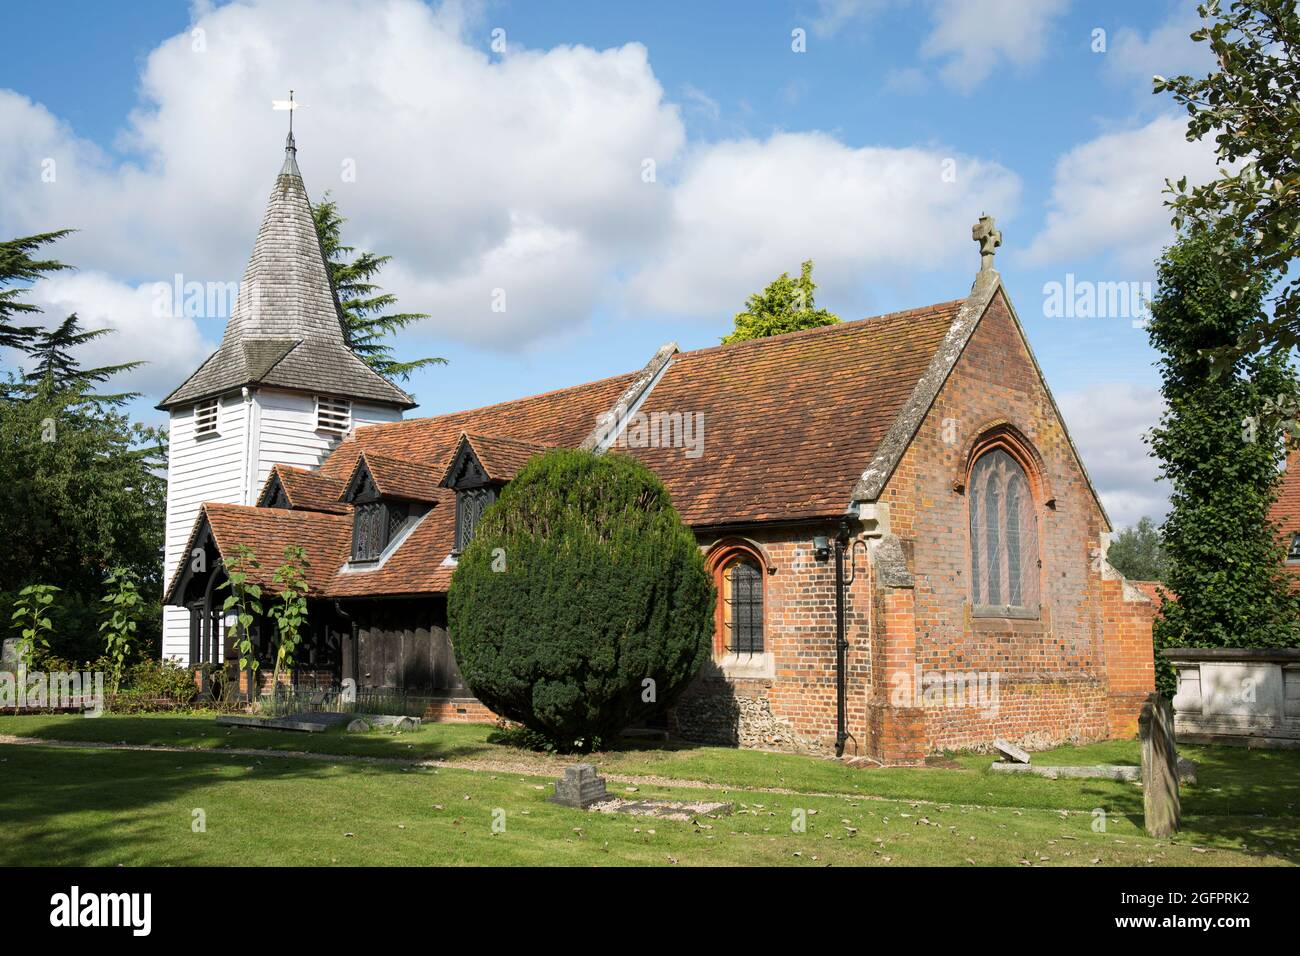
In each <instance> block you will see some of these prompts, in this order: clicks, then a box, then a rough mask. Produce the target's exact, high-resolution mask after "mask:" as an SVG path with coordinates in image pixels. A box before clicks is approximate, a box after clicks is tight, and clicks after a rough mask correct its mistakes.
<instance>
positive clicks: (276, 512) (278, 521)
mask: <svg viewBox="0 0 1300 956" xmlns="http://www.w3.org/2000/svg"><path fill="white" fill-rule="evenodd" d="M205 523H206V524H207V525H208V526H209V527H210V528H211V529H212V537H213V539H214V540H215V541H216V544H217V550H218V551H220V552H221V556H222V558H223V559H230V558H233V557H234V556H235V555H236V554H237V553H238V551H239V546H240V545H241V544H242V545H246V546H247V547H249V548H251V549H252V551H253V553H254V555H255V556H256V557H257V561H258V564H259V565H260V567H259V568H258V569H257V570H256V571H253V572H252V579H253V581H254V582H255V583H257V584H260V585H262V586H263V587H267V588H269V587H272V583H271V579H272V577H274V575H275V569H276V568H278V567H279V566H280V565H281V564H283V563H284V549H285V548H286V547H289V546H293V545H298V546H300V547H301V548H302V549H303V550H304V551H305V552H306V555H307V570H306V578H307V585H308V587H309V588H310V589H311V592H312V593H313V594H315V595H317V596H324V595H325V593H326V589H327V588H328V586H329V583H330V580H331V579H332V578H333V577H334V574H335V572H336V571H337V570H338V569H339V566H340V565H342V564H343V562H344V561H346V560H347V558H348V554H349V552H350V549H351V547H352V517H351V515H336V514H322V513H321V512H318V511H289V510H287V509H284V508H256V507H252V506H250V505H230V504H221V503H217V502H208V503H207V504H205V505H204V506H203V508H202V509H201V510H200V511H199V514H198V516H197V517H196V518H195V519H194V529H193V530H192V531H191V532H190V539H189V542H188V544H187V545H186V547H185V553H186V554H189V553H190V550H191V549H193V548H194V547H195V543H196V542H197V540H198V536H199V533H200V531H201V530H202V528H203V525H204V524H205ZM184 569H185V562H183V561H182V562H181V563H180V565H179V566H178V567H177V568H176V571H175V572H174V573H173V575H172V580H171V581H170V582H168V585H167V591H166V594H167V595H168V597H170V596H171V593H172V591H173V590H174V589H175V587H176V584H177V582H178V581H179V580H180V576H181V573H182V572H183V571H184Z"/></svg>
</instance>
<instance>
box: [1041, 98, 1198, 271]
mask: <svg viewBox="0 0 1300 956" xmlns="http://www.w3.org/2000/svg"><path fill="white" fill-rule="evenodd" d="M1186 129H1187V124H1186V122H1185V120H1184V119H1182V118H1181V117H1176V116H1162V117H1158V118H1156V119H1154V120H1152V121H1151V122H1150V123H1147V124H1146V125H1145V126H1142V127H1139V128H1137V129H1132V130H1124V131H1121V132H1112V133H1105V134H1103V135H1101V136H1098V137H1097V138H1096V139H1093V140H1090V141H1088V142H1086V143H1083V144H1082V145H1080V146H1076V147H1075V148H1074V149H1072V150H1070V151H1069V152H1068V153H1066V154H1065V155H1064V156H1062V157H1061V158H1060V159H1059V160H1058V161H1057V164H1056V173H1055V180H1054V182H1053V185H1052V195H1051V200H1050V204H1049V209H1048V212H1047V217H1046V223H1045V225H1044V227H1043V230H1042V231H1041V232H1040V233H1039V234H1038V235H1037V236H1036V237H1035V238H1034V240H1033V243H1032V244H1031V246H1030V248H1029V251H1028V254H1027V256H1026V260H1027V261H1028V262H1030V263H1034V264H1040V265H1041V264H1049V263H1062V262H1063V263H1067V264H1069V263H1073V262H1077V261H1078V260H1080V259H1082V258H1086V257H1089V256H1093V255H1104V256H1105V257H1106V258H1107V259H1108V261H1109V262H1110V263H1111V264H1113V265H1114V266H1115V267H1117V268H1120V269H1127V270H1130V271H1132V272H1136V273H1138V274H1136V275H1133V276H1131V278H1134V279H1136V278H1139V277H1140V276H1146V275H1149V274H1150V273H1151V271H1152V270H1151V264H1152V261H1153V260H1154V259H1155V258H1156V257H1157V256H1158V255H1159V254H1160V250H1161V248H1162V247H1163V246H1164V245H1165V244H1167V243H1168V242H1169V241H1170V239H1171V238H1172V237H1173V231H1172V226H1170V224H1169V210H1168V209H1166V208H1165V206H1164V199H1165V198H1166V197H1165V196H1164V195H1163V194H1162V190H1163V189H1164V185H1165V180H1166V178H1168V179H1171V180H1175V181H1176V180H1177V179H1178V178H1179V177H1181V176H1183V175H1186V176H1187V177H1188V181H1189V182H1191V183H1200V182H1207V181H1208V180H1210V179H1211V178H1213V177H1214V175H1215V158H1214V147H1213V143H1211V142H1208V141H1205V140H1202V141H1200V142H1196V143H1189V142H1187V140H1186V138H1185V133H1186Z"/></svg>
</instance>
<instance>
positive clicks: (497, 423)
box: [321, 373, 636, 478]
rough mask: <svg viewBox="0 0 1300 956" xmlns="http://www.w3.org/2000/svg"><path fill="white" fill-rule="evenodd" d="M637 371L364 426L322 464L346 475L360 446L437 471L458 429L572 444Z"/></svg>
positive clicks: (444, 464)
mask: <svg viewBox="0 0 1300 956" xmlns="http://www.w3.org/2000/svg"><path fill="white" fill-rule="evenodd" d="M635 377H636V373H628V374H627V375H618V376H615V377H614V378H606V379H602V380H600V381H598V382H589V383H587V384H585V385H577V386H574V387H573V388H564V389H560V390H559V391H555V392H546V393H544V394H542V395H533V396H531V397H529V398H520V399H516V400H515V401H512V402H502V403H501V404H499V405H489V406H487V407H486V408H476V409H472V410H470V411H465V412H453V413H452V414H450V415H439V416H438V417H436V418H411V419H408V420H406V421H402V422H385V423H383V424H377V425H363V426H361V427H359V428H357V429H356V431H355V432H353V434H351V435H350V436H348V438H346V439H345V440H344V441H343V442H342V443H341V444H340V445H339V446H338V447H337V448H335V449H334V451H333V452H332V453H331V454H330V456H329V458H327V459H325V462H324V463H323V464H322V465H321V471H322V472H323V473H324V474H326V475H333V476H335V477H339V478H346V477H347V476H348V475H349V474H351V472H352V467H353V465H354V464H355V463H356V457H357V455H359V454H360V453H361V452H362V451H369V452H374V453H376V454H379V455H387V456H390V457H393V458H400V459H403V460H405V461H415V462H421V463H428V464H429V465H431V466H436V468H435V471H436V473H437V474H438V475H439V476H441V474H442V472H443V470H444V469H445V468H446V467H447V462H448V460H449V459H450V457H451V454H452V452H453V451H454V450H455V447H456V442H457V440H458V439H459V438H460V434H461V432H466V431H467V432H470V433H472V434H481V435H506V436H509V437H511V438H513V439H515V440H516V441H524V442H539V443H543V444H547V445H555V446H559V447H567V448H576V447H577V446H578V445H579V444H580V443H581V442H582V440H583V439H584V438H586V437H587V434H588V433H589V432H590V431H591V430H592V429H593V428H595V427H596V424H597V418H598V416H599V415H600V414H601V413H602V412H604V411H606V410H608V409H609V407H610V406H612V405H613V404H614V403H615V402H616V401H618V397H619V395H621V394H622V393H623V390H624V389H625V388H626V387H627V385H628V383H630V382H631V381H632V379H634V378H635Z"/></svg>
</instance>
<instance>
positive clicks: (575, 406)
mask: <svg viewBox="0 0 1300 956" xmlns="http://www.w3.org/2000/svg"><path fill="white" fill-rule="evenodd" d="M963 301H964V300H957V301H954V302H946V303H941V304H939V305H934V306H929V307H927V308H924V309H914V310H911V311H908V312H898V313H893V314H891V315H884V316H879V317H876V318H871V319H863V320H860V321H856V322H845V323H842V324H839V325H834V326H828V327H825V328H820V329H810V330H807V331H803V332H792V333H788V334H786V335H779V336H773V337H771V338H767V339H760V340H758V341H754V342H744V343H740V344H736V345H728V346H717V347H714V348H708V349H700V350H698V351H694V352H685V353H681V354H678V355H676V356H675V357H674V358H673V359H672V361H671V362H670V363H669V365H668V367H667V368H666V369H665V370H664V371H663V373H662V375H661V377H660V378H659V380H658V381H657V383H655V385H654V387H653V388H652V390H651V391H650V393H649V395H648V396H647V397H646V399H645V401H644V402H643V404H642V405H641V406H640V408H639V409H637V410H636V411H637V412H638V413H640V414H644V415H646V419H647V420H653V416H664V415H667V416H669V418H668V419H667V420H668V421H669V422H670V423H672V424H675V423H676V422H677V421H684V420H685V419H684V418H682V419H676V418H673V417H672V416H674V415H681V416H688V415H693V414H694V413H699V414H701V415H702V416H703V424H704V429H703V445H702V449H701V453H700V454H699V455H698V456H696V455H688V452H691V451H692V449H691V448H689V447H627V443H626V442H625V441H624V442H618V443H616V445H615V447H614V448H613V449H612V451H613V452H614V453H616V454H630V455H634V456H636V457H637V458H639V459H640V460H642V461H644V462H645V463H646V464H647V465H649V466H650V467H651V468H652V469H653V470H654V471H655V472H656V473H657V474H658V475H659V476H660V477H661V478H662V479H663V480H664V482H665V484H666V485H667V486H668V489H669V491H670V493H671V494H672V497H673V502H674V504H675V505H676V507H677V509H678V511H679V512H681V514H682V517H683V518H684V519H685V520H686V521H687V523H689V524H691V525H694V526H696V527H707V526H714V525H724V524H743V523H748V522H761V521H780V520H792V519H804V518H820V517H827V518H831V517H836V516H838V515H841V514H843V513H844V511H845V509H846V507H847V506H848V504H849V499H850V496H851V493H852V490H853V487H854V484H855V483H856V481H857V480H858V478H859V476H860V475H861V473H862V470H863V468H865V467H866V466H867V464H868V463H870V462H871V460H872V457H873V455H874V454H875V452H876V449H877V446H878V445H879V443H880V441H881V439H882V437H883V436H884V435H885V433H886V431H888V429H889V428H890V426H891V424H892V423H893V422H894V420H895V419H896V418H897V417H898V415H899V412H900V410H901V409H902V407H903V405H904V403H905V402H906V400H907V398H908V397H909V395H911V393H912V391H913V389H914V388H915V387H916V385H917V382H918V380H919V379H920V377H921V376H922V374H923V373H924V372H925V370H926V368H927V367H928V365H929V364H930V361H931V359H932V358H933V357H934V355H935V353H936V351H937V349H938V347H939V345H940V343H941V342H942V340H943V339H944V336H945V334H946V333H947V332H948V329H949V327H950V326H951V324H952V322H953V320H954V318H955V317H956V315H957V312H958V310H959V308H960V307H961V305H962V302H963ZM637 378H638V373H630V374H628V375H621V376H617V377H614V378H609V379H604V380H602V381H598V382H591V383H589V384H586V385H579V386H576V387H574V388H568V389H562V390H560V391H556V392H548V393H546V394H544V395H537V396H533V397H531V398H524V399H519V400H516V401H512V402H504V403H502V404H499V405H492V406H489V407H487V408H480V409H475V410H472V411H465V412H457V413H454V414H450V415H442V416H438V417H436V418H423V419H411V420H408V421H404V422H393V423H386V424H377V425H367V426H362V427H360V428H358V429H357V430H356V431H355V432H354V433H353V434H352V435H351V436H349V438H347V439H345V440H344V441H343V442H342V443H341V444H340V445H339V446H338V447H337V448H336V449H335V450H334V452H333V453H332V454H331V455H330V456H329V458H327V459H326V461H325V462H324V463H323V464H322V466H321V469H320V474H321V475H322V476H323V477H324V478H326V479H332V480H334V481H336V482H343V483H346V481H347V479H348V478H349V476H350V475H351V474H352V472H353V470H354V468H355V466H356V464H357V461H358V458H359V456H360V455H361V454H362V453H363V452H364V453H365V456H366V460H367V463H368V464H371V465H374V464H375V463H376V462H377V463H379V464H378V469H379V470H380V471H381V472H384V471H387V480H388V481H389V486H390V487H391V488H397V487H407V488H408V490H409V487H410V486H409V485H407V484H405V483H406V482H410V483H412V484H413V485H415V486H417V487H421V488H422V487H424V483H425V482H435V481H437V480H438V479H440V478H441V477H442V476H443V474H444V473H445V471H446V469H447V467H448V465H449V464H450V461H451V459H452V457H453V455H454V451H455V449H456V447H457V443H458V441H459V439H460V437H461V436H462V434H464V433H468V440H469V441H470V442H471V443H472V445H473V447H474V449H475V452H476V454H479V455H480V460H481V461H482V460H483V457H484V456H486V459H487V461H484V465H485V467H487V468H488V469H489V471H490V472H492V471H493V469H495V473H494V477H495V476H496V474H500V475H502V476H505V475H506V474H507V473H509V474H511V475H513V473H514V472H515V471H517V470H518V467H519V466H520V465H522V463H523V462H524V461H526V460H527V459H528V458H529V457H531V456H532V455H533V454H536V453H537V452H539V451H541V450H543V449H544V448H545V447H569V448H574V447H577V446H578V445H579V444H581V443H582V442H583V441H584V439H586V438H587V437H588V436H589V434H590V433H591V432H592V430H593V429H594V428H596V427H598V426H599V425H600V424H601V416H602V414H604V413H606V412H608V411H609V410H610V408H612V407H613V405H614V404H615V403H616V402H617V401H618V400H619V398H620V396H622V395H623V392H624V391H625V390H626V389H627V388H628V386H629V385H630V384H631V383H632V382H634V381H635V380H636V379H637ZM694 420H695V419H693V418H692V419H691V421H692V422H693V421H694ZM633 425H635V419H634V421H633ZM670 431H671V426H670ZM679 437H684V436H682V435H679ZM692 437H697V436H695V435H694V433H692ZM489 462H490V464H489ZM435 476H436V477H435ZM382 480H383V479H381V477H380V476H379V475H376V482H377V483H381V490H382ZM391 493H393V494H397V492H396V491H394V492H391ZM422 500H429V501H433V502H435V503H434V506H433V508H432V510H431V511H430V512H429V513H428V514H427V515H426V516H425V517H424V518H423V519H422V520H421V522H420V524H419V525H418V526H417V527H416V528H415V530H414V531H412V532H411V534H410V536H409V537H408V538H407V539H406V540H405V541H404V542H402V544H401V545H400V546H399V547H398V548H397V550H396V551H394V552H393V553H392V554H391V555H389V556H388V558H387V559H386V560H385V561H384V563H383V564H382V566H381V567H378V568H375V569H373V570H365V571H344V570H341V569H342V567H343V565H344V563H345V561H346V560H347V557H348V554H349V547H350V541H349V539H350V534H351V520H350V518H349V517H339V516H332V515H311V517H312V518H313V519H317V520H318V523H317V524H314V525H290V524H287V523H283V522H276V521H275V520H274V519H268V520H257V519H248V518H244V517H240V518H238V519H235V518H231V519H229V521H230V525H231V526H230V528H229V531H228V532H227V538H228V539H229V540H230V541H232V542H234V541H237V540H244V541H246V543H250V544H252V545H253V546H254V547H255V548H256V549H257V550H258V553H259V555H261V554H262V552H263V549H264V548H269V549H270V550H269V551H268V552H267V553H268V554H271V553H274V554H275V555H276V556H278V554H279V552H280V551H281V550H282V549H283V546H284V544H286V543H301V539H302V537H303V535H304V534H310V535H313V536H315V537H314V538H313V539H312V545H311V551H310V553H312V554H313V558H312V560H313V562H315V560H317V558H316V557H315V555H319V556H320V557H321V558H326V557H327V556H328V555H335V556H336V560H335V564H334V565H333V568H332V569H330V570H331V575H330V578H329V580H328V581H325V582H323V583H322V587H323V589H324V591H325V593H327V594H328V595H329V596H334V597H344V596H369V595H375V596H378V595H395V594H412V593H429V592H438V591H445V590H446V589H447V587H448V585H449V584H450V581H451V572H452V571H453V570H454V569H453V568H451V567H447V566H444V564H443V562H444V560H445V559H446V557H447V556H448V555H449V554H450V552H451V550H452V546H453V541H454V534H455V511H456V509H455V496H454V494H453V493H452V492H451V491H449V490H447V489H443V488H436V489H432V490H431V491H429V497H428V498H424V499H422ZM208 507H209V508H212V507H218V508H222V509H229V508H233V507H235V506H208ZM237 510H238V511H240V512H247V511H253V510H257V511H258V513H259V514H269V515H281V516H284V515H292V516H295V517H306V516H308V514H309V513H307V512H302V513H295V512H285V511H283V510H279V511H275V510H271V509H243V508H239V509H237ZM281 535H282V536H283V540H282V541H276V542H273V541H272V540H271V538H275V537H277V536H281ZM258 541H260V542H262V545H261V546H260V547H259V546H258V544H257V543H256V542H258ZM218 545H219V546H220V547H221V548H222V551H223V553H225V547H226V545H225V544H223V543H222V542H220V541H219V542H218ZM231 546H232V547H233V544H232V545H231Z"/></svg>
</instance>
